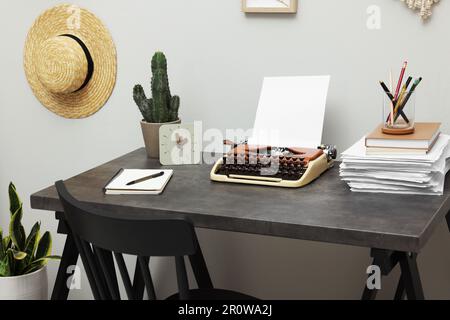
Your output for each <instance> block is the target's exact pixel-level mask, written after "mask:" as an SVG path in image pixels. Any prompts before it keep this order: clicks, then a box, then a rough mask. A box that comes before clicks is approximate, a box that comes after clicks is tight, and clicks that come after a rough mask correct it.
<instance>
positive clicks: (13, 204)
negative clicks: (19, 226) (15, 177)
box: [8, 182, 22, 216]
mask: <svg viewBox="0 0 450 320" xmlns="http://www.w3.org/2000/svg"><path fill="white" fill-rule="evenodd" d="M8 194H9V212H10V213H11V216H12V215H13V214H14V213H16V211H17V210H19V209H20V211H22V201H20V198H19V195H18V194H17V191H16V186H15V185H14V184H13V183H12V182H10V183H9V187H8Z"/></svg>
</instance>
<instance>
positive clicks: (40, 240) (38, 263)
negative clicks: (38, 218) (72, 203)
mask: <svg viewBox="0 0 450 320" xmlns="http://www.w3.org/2000/svg"><path fill="white" fill-rule="evenodd" d="M8 192H9V203H10V206H9V210H10V219H11V220H10V223H9V235H8V236H5V237H4V235H3V230H2V229H1V228H0V277H12V276H20V275H24V274H29V273H32V272H34V271H37V270H39V269H41V268H42V267H44V266H45V265H46V264H47V261H48V260H54V259H60V257H59V256H52V255H50V252H51V248H52V237H51V235H50V233H49V232H48V231H47V232H45V233H44V234H43V235H42V236H41V235H40V227H41V224H40V222H36V223H35V224H34V225H33V227H32V228H31V231H30V233H29V234H28V236H27V235H26V233H25V229H24V227H23V225H22V216H23V204H22V201H21V200H20V198H19V195H18V194H17V191H16V187H15V186H14V184H13V183H10V184H9V188H8Z"/></svg>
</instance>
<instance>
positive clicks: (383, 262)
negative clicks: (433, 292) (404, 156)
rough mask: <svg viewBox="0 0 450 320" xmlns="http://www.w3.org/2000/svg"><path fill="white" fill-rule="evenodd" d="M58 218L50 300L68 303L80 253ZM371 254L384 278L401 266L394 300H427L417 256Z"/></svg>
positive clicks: (371, 295) (200, 260) (196, 262)
mask: <svg viewBox="0 0 450 320" xmlns="http://www.w3.org/2000/svg"><path fill="white" fill-rule="evenodd" d="M55 217H56V219H57V220H58V233H59V234H65V235H67V238H66V242H65V245H64V251H63V254H62V259H61V262H60V265H59V268H58V273H57V276H56V280H55V285H54V287H53V292H52V296H51V299H52V300H67V298H68V295H69V288H68V287H67V280H68V278H69V277H70V274H68V273H67V272H66V270H67V268H68V267H69V266H71V265H76V264H77V261H78V257H79V253H78V250H77V248H76V245H75V242H74V240H73V238H72V235H71V234H70V232H69V230H68V228H67V226H66V222H65V220H64V213H63V212H56V213H55ZM446 220H447V226H448V229H449V232H450V212H449V213H448V214H447V215H446ZM370 254H371V257H372V258H373V263H372V264H373V265H376V266H379V267H380V270H381V274H382V276H388V275H389V274H390V272H391V271H392V270H393V269H394V268H395V267H396V266H397V265H400V270H401V274H400V278H399V280H398V285H397V289H396V292H395V296H394V299H395V300H402V299H404V298H405V297H406V298H407V299H409V300H424V299H425V296H424V292H423V288H422V282H421V280H420V273H419V269H418V266H417V253H411V252H403V251H393V250H386V249H377V248H372V249H371V253H370ZM190 263H191V266H192V270H193V272H194V275H195V279H196V281H197V285H198V287H199V288H212V287H213V284H212V280H211V278H210V277H209V273H208V272H207V269H206V263H205V260H204V257H203V256H202V255H201V254H200V255H197V256H194V257H190ZM135 268H136V269H135V275H134V279H133V289H134V290H135V294H136V296H137V297H138V298H139V299H142V298H143V294H144V280H143V279H142V276H141V272H139V264H138V263H136V267H135ZM377 293H378V290H377V289H368V288H367V286H365V287H364V291H363V294H362V300H374V299H375V298H376V296H377Z"/></svg>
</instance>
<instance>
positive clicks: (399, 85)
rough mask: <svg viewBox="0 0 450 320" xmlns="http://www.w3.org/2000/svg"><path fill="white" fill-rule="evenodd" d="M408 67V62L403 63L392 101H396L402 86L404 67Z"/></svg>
mask: <svg viewBox="0 0 450 320" xmlns="http://www.w3.org/2000/svg"><path fill="white" fill-rule="evenodd" d="M407 65H408V61H405V62H404V63H403V67H402V70H401V71H400V77H399V78H398V83H397V89H395V94H394V100H397V98H398V94H399V91H400V88H401V86H402V81H403V76H404V75H405V70H406V66H407Z"/></svg>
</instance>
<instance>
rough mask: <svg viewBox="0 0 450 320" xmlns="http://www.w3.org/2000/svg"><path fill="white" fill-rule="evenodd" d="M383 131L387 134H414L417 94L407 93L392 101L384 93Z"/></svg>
mask: <svg viewBox="0 0 450 320" xmlns="http://www.w3.org/2000/svg"><path fill="white" fill-rule="evenodd" d="M382 116H383V118H382V123H383V126H382V131H383V133H387V134H409V133H413V132H414V119H415V116H416V94H415V93H414V91H405V92H403V93H401V94H399V97H398V98H397V99H396V100H395V99H391V97H389V96H388V95H386V94H385V93H383V114H382Z"/></svg>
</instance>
